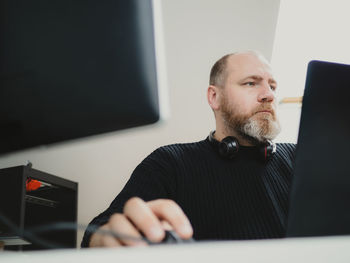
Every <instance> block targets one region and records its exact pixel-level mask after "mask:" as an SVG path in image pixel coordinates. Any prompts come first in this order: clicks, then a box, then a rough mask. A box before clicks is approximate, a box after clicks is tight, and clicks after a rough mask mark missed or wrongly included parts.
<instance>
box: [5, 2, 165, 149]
mask: <svg viewBox="0 0 350 263" xmlns="http://www.w3.org/2000/svg"><path fill="white" fill-rule="evenodd" d="M152 6H153V2H152V1H151V0H127V1H116V0H99V1H96V0H74V1H71V0H59V1H47V0H16V1H13V0H2V1H0V15H1V20H0V154H5V153H9V152H12V151H16V150H21V149H25V148H29V147H34V146H38V145H46V144H51V143H56V142H60V141H64V140H71V139H75V138H80V137H86V136H90V135H94V134H100V133H105V132H111V131H116V130H120V129H126V128H130V127H135V126H140V125H146V124H151V123H154V122H157V121H158V120H159V117H160V107H159V96H158V95H159V94H158V79H157V77H158V76H157V63H156V62H157V61H156V52H155V38H154V20H153V18H154V17H153V8H152Z"/></svg>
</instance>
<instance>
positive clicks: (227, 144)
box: [209, 131, 276, 161]
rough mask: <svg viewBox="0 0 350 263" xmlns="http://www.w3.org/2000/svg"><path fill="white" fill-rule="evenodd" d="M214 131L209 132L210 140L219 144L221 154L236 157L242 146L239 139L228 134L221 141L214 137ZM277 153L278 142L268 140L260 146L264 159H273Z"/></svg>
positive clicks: (260, 152)
mask: <svg viewBox="0 0 350 263" xmlns="http://www.w3.org/2000/svg"><path fill="white" fill-rule="evenodd" d="M214 133H215V131H211V132H210V133H209V142H211V143H212V144H213V145H216V146H217V148H218V150H219V154H220V155H221V156H222V157H224V158H228V159H233V158H235V157H236V156H237V154H238V151H239V147H240V146H239V143H238V140H237V139H236V138H235V137H233V136H227V137H225V138H224V139H223V140H222V141H221V142H219V141H217V140H216V139H215V138H214ZM275 153H276V144H275V143H274V142H272V141H267V142H266V143H265V144H262V145H261V146H259V155H260V157H261V159H262V160H264V161H267V160H269V159H271V158H272V156H273V155H274V154H275Z"/></svg>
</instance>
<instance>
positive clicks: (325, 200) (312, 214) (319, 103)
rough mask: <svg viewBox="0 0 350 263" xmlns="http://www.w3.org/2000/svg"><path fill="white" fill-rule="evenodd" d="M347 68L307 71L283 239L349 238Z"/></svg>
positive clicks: (313, 65)
mask: <svg viewBox="0 0 350 263" xmlns="http://www.w3.org/2000/svg"><path fill="white" fill-rule="evenodd" d="M349 76H350V65H344V64H338V63H331V62H326V61H311V62H310V63H309V66H308V71H307V78H306V84H305V92H304V98H303V108H302V113H301V120H300V128H299V137H298V146H297V151H296V159H295V165H294V179H293V184H292V190H291V197H290V199H291V200H290V209H289V218H288V227H287V233H286V236H287V237H303V236H329V235H345V234H347V235H349V234H350V210H349V200H350V166H349V163H350V156H349V149H350V140H349V134H350V118H349V114H350V110H349V108H348V98H349V96H350V86H349Z"/></svg>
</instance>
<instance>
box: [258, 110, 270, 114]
mask: <svg viewBox="0 0 350 263" xmlns="http://www.w3.org/2000/svg"><path fill="white" fill-rule="evenodd" d="M256 113H270V114H272V110H261V111H257V112H256Z"/></svg>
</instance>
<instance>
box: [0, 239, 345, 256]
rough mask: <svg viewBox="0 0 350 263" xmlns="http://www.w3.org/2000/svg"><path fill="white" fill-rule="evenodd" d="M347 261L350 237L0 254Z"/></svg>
mask: <svg viewBox="0 0 350 263" xmlns="http://www.w3.org/2000/svg"><path fill="white" fill-rule="evenodd" d="M184 261H186V262H200V263H201V262H211V263H217V262H259V263H264V262H266V263H272V262H278V263H281V262H293V263H300V262H317V263H322V262H332V263H336V262H346V263H349V262H350V236H342V237H322V238H303V239H275V240H258V241H228V242H204V243H199V242H198V243H194V244H189V245H163V246H153V247H146V248H116V249H105V248H97V249H96V248H95V249H80V250H73V249H72V250H70V249H68V250H55V251H53V250H51V251H44V252H6V251H4V252H0V262H1V263H3V262H4V263H5V262H6V263H11V262H21V263H24V262H25V263H31V262H33V263H44V262H45V263H47V262H59V263H68V262H81V263H88V262H97V263H105V262H122V263H128V262H152V263H156V262H162V263H163V262H164V263H165V262H166V263H172V262H174V263H182V262H184Z"/></svg>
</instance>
